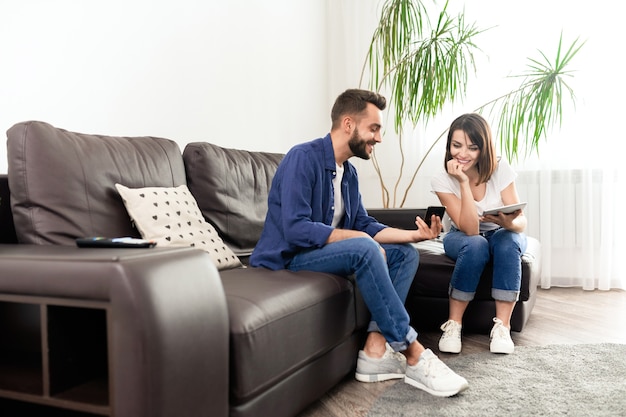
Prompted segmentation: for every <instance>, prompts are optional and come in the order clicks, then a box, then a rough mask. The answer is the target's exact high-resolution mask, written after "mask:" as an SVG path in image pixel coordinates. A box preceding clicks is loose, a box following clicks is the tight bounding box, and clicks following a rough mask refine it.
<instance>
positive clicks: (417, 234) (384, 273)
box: [250, 89, 468, 397]
mask: <svg viewBox="0 0 626 417" xmlns="http://www.w3.org/2000/svg"><path fill="white" fill-rule="evenodd" d="M385 107H386V100H385V98H384V97H383V96H381V95H379V94H376V93H374V92H371V91H366V90H358V89H351V90H346V91H345V92H344V93H342V94H341V95H340V96H339V97H338V98H337V99H336V101H335V104H334V106H333V108H332V111H331V120H332V127H331V131H330V133H329V134H328V135H326V137H324V138H321V139H316V140H313V141H311V142H308V143H303V144H300V145H296V146H295V147H293V148H292V149H291V150H290V151H289V152H288V153H287V155H285V157H284V159H283V160H282V162H281V164H280V165H279V167H278V169H277V171H276V175H275V176H274V180H273V182H272V187H271V189H270V192H269V197H268V212H267V217H266V219H265V226H264V229H263V232H262V234H261V238H260V240H259V242H258V244H257V246H256V248H255V250H254V252H253V253H252V256H251V258H250V265H251V266H254V267H265V268H269V269H272V270H277V269H285V268H286V269H290V270H292V271H299V270H310V271H319V272H328V273H334V274H338V275H350V274H355V276H356V283H357V286H358V287H359V289H360V291H361V293H362V294H363V299H364V300H365V303H366V304H367V307H368V308H369V310H370V313H371V315H372V321H371V322H370V325H369V328H368V332H369V333H368V337H367V340H366V342H365V346H364V347H363V350H361V351H360V352H359V357H358V360H357V369H356V379H357V380H359V381H362V382H376V381H384V380H388V379H394V378H404V381H405V382H407V383H409V384H411V385H413V386H415V387H417V388H420V389H423V390H425V391H427V392H429V393H430V394H433V395H437V396H442V397H448V396H452V395H455V394H457V393H459V392H461V391H463V390H464V389H466V388H467V387H468V383H467V381H466V380H465V378H463V377H461V376H459V375H457V374H456V373H454V372H453V371H452V370H450V368H448V367H447V366H446V365H445V364H444V363H443V362H441V361H440V360H439V359H438V358H437V357H436V356H435V355H434V354H433V352H432V351H431V350H430V349H425V348H424V346H422V345H421V344H420V343H419V342H418V341H417V332H416V331H415V330H414V329H413V328H412V327H411V326H410V324H409V315H408V313H407V311H406V309H405V307H404V302H405V300H406V297H407V294H408V292H409V288H410V286H411V282H412V281H413V278H414V276H415V272H416V271H417V265H418V260H419V259H418V252H417V251H416V250H415V248H414V247H413V246H411V245H410V244H409V243H411V242H419V241H422V240H427V239H432V238H435V237H437V236H438V235H439V233H440V232H441V219H440V218H439V217H437V216H432V219H431V221H432V223H431V227H430V228H429V227H428V226H427V225H426V223H425V222H424V221H423V220H422V219H421V218H419V217H417V218H416V219H415V223H416V225H417V229H416V230H401V229H396V228H391V227H387V226H385V225H383V224H381V223H378V222H377V221H376V220H375V219H374V218H373V217H370V216H368V214H367V212H366V210H365V208H364V207H363V204H362V201H361V195H360V193H359V184H358V178H357V173H356V170H355V168H354V166H353V165H352V164H351V163H349V162H348V159H349V158H351V157H353V156H357V157H359V158H362V159H369V158H370V156H371V154H372V151H373V149H374V145H376V144H377V143H379V142H381V141H382V138H381V128H382V110H384V109H385ZM398 352H402V354H403V355H401V354H399V353H398Z"/></svg>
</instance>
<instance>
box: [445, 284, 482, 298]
mask: <svg viewBox="0 0 626 417" xmlns="http://www.w3.org/2000/svg"><path fill="white" fill-rule="evenodd" d="M448 294H449V295H450V297H451V298H454V299H455V300H459V301H472V300H473V299H474V295H476V292H465V291H461V290H457V289H456V288H452V287H450V288H449V289H448Z"/></svg>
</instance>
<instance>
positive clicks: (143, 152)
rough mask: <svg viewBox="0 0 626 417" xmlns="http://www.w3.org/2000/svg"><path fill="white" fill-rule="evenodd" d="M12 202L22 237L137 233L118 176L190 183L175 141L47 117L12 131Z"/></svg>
mask: <svg viewBox="0 0 626 417" xmlns="http://www.w3.org/2000/svg"><path fill="white" fill-rule="evenodd" d="M7 151H8V152H7V153H8V174H9V187H10V189H11V205H12V211H13V217H14V222H15V229H16V232H17V236H18V240H19V241H20V242H21V243H35V244H60V245H73V244H74V240H75V239H76V238H78V237H84V236H136V237H139V233H138V231H137V230H136V229H134V228H133V226H132V223H131V221H130V218H129V217H128V214H127V212H126V209H125V207H124V204H123V203H122V199H121V198H120V196H119V194H118V192H117V190H116V189H115V186H114V184H115V183H122V184H125V185H127V186H129V187H147V186H152V187H173V186H178V185H182V184H185V168H184V166H183V160H182V155H181V153H180V148H179V147H178V145H177V144H176V142H174V141H171V140H168V139H161V138H155V137H113V136H101V135H91V134H82V133H74V132H70V131H67V130H63V129H58V128H55V127H53V126H51V125H49V124H48V123H43V122H36V121H30V122H23V123H18V124H16V125H14V126H13V127H11V128H10V129H9V130H8V131H7Z"/></svg>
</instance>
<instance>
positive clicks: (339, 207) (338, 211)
mask: <svg viewBox="0 0 626 417" xmlns="http://www.w3.org/2000/svg"><path fill="white" fill-rule="evenodd" d="M335 165H336V168H337V175H335V178H333V186H334V188H335V213H334V214H333V223H332V224H331V226H333V227H337V225H338V224H339V222H340V221H341V219H342V218H343V215H344V214H345V212H346V209H345V207H344V206H343V197H342V195H341V180H343V165H339V164H335Z"/></svg>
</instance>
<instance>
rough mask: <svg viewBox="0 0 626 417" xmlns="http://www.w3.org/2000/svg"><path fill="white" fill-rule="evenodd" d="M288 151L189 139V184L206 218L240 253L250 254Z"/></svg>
mask: <svg viewBox="0 0 626 417" xmlns="http://www.w3.org/2000/svg"><path fill="white" fill-rule="evenodd" d="M282 158H283V155H282V154H278V153H268V152H252V151H245V150H239V149H228V148H222V147H220V146H216V145H213V144H210V143H206V142H194V143H189V144H188V145H187V146H186V147H185V149H184V151H183V159H184V161H185V169H186V171H187V185H188V186H189V190H190V191H191V193H192V194H193V195H194V197H195V198H196V201H197V202H198V206H199V207H200V210H201V211H202V214H203V215H204V217H205V218H206V219H207V220H208V221H209V222H210V223H211V224H213V225H214V226H215V228H216V229H217V231H218V233H219V234H220V236H221V237H222V239H224V241H225V242H226V243H227V244H228V245H229V246H230V247H231V248H232V249H233V251H234V252H235V253H236V254H237V255H244V256H245V255H250V254H251V253H252V250H253V249H254V246H255V245H256V243H257V241H258V240H259V237H260V236H261V231H262V230H263V223H264V221H265V214H266V213H267V195H268V192H269V189H270V186H271V183H272V178H273V177H274V173H275V172H276V168H277V167H278V164H279V163H280V161H281V160H282Z"/></svg>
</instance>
